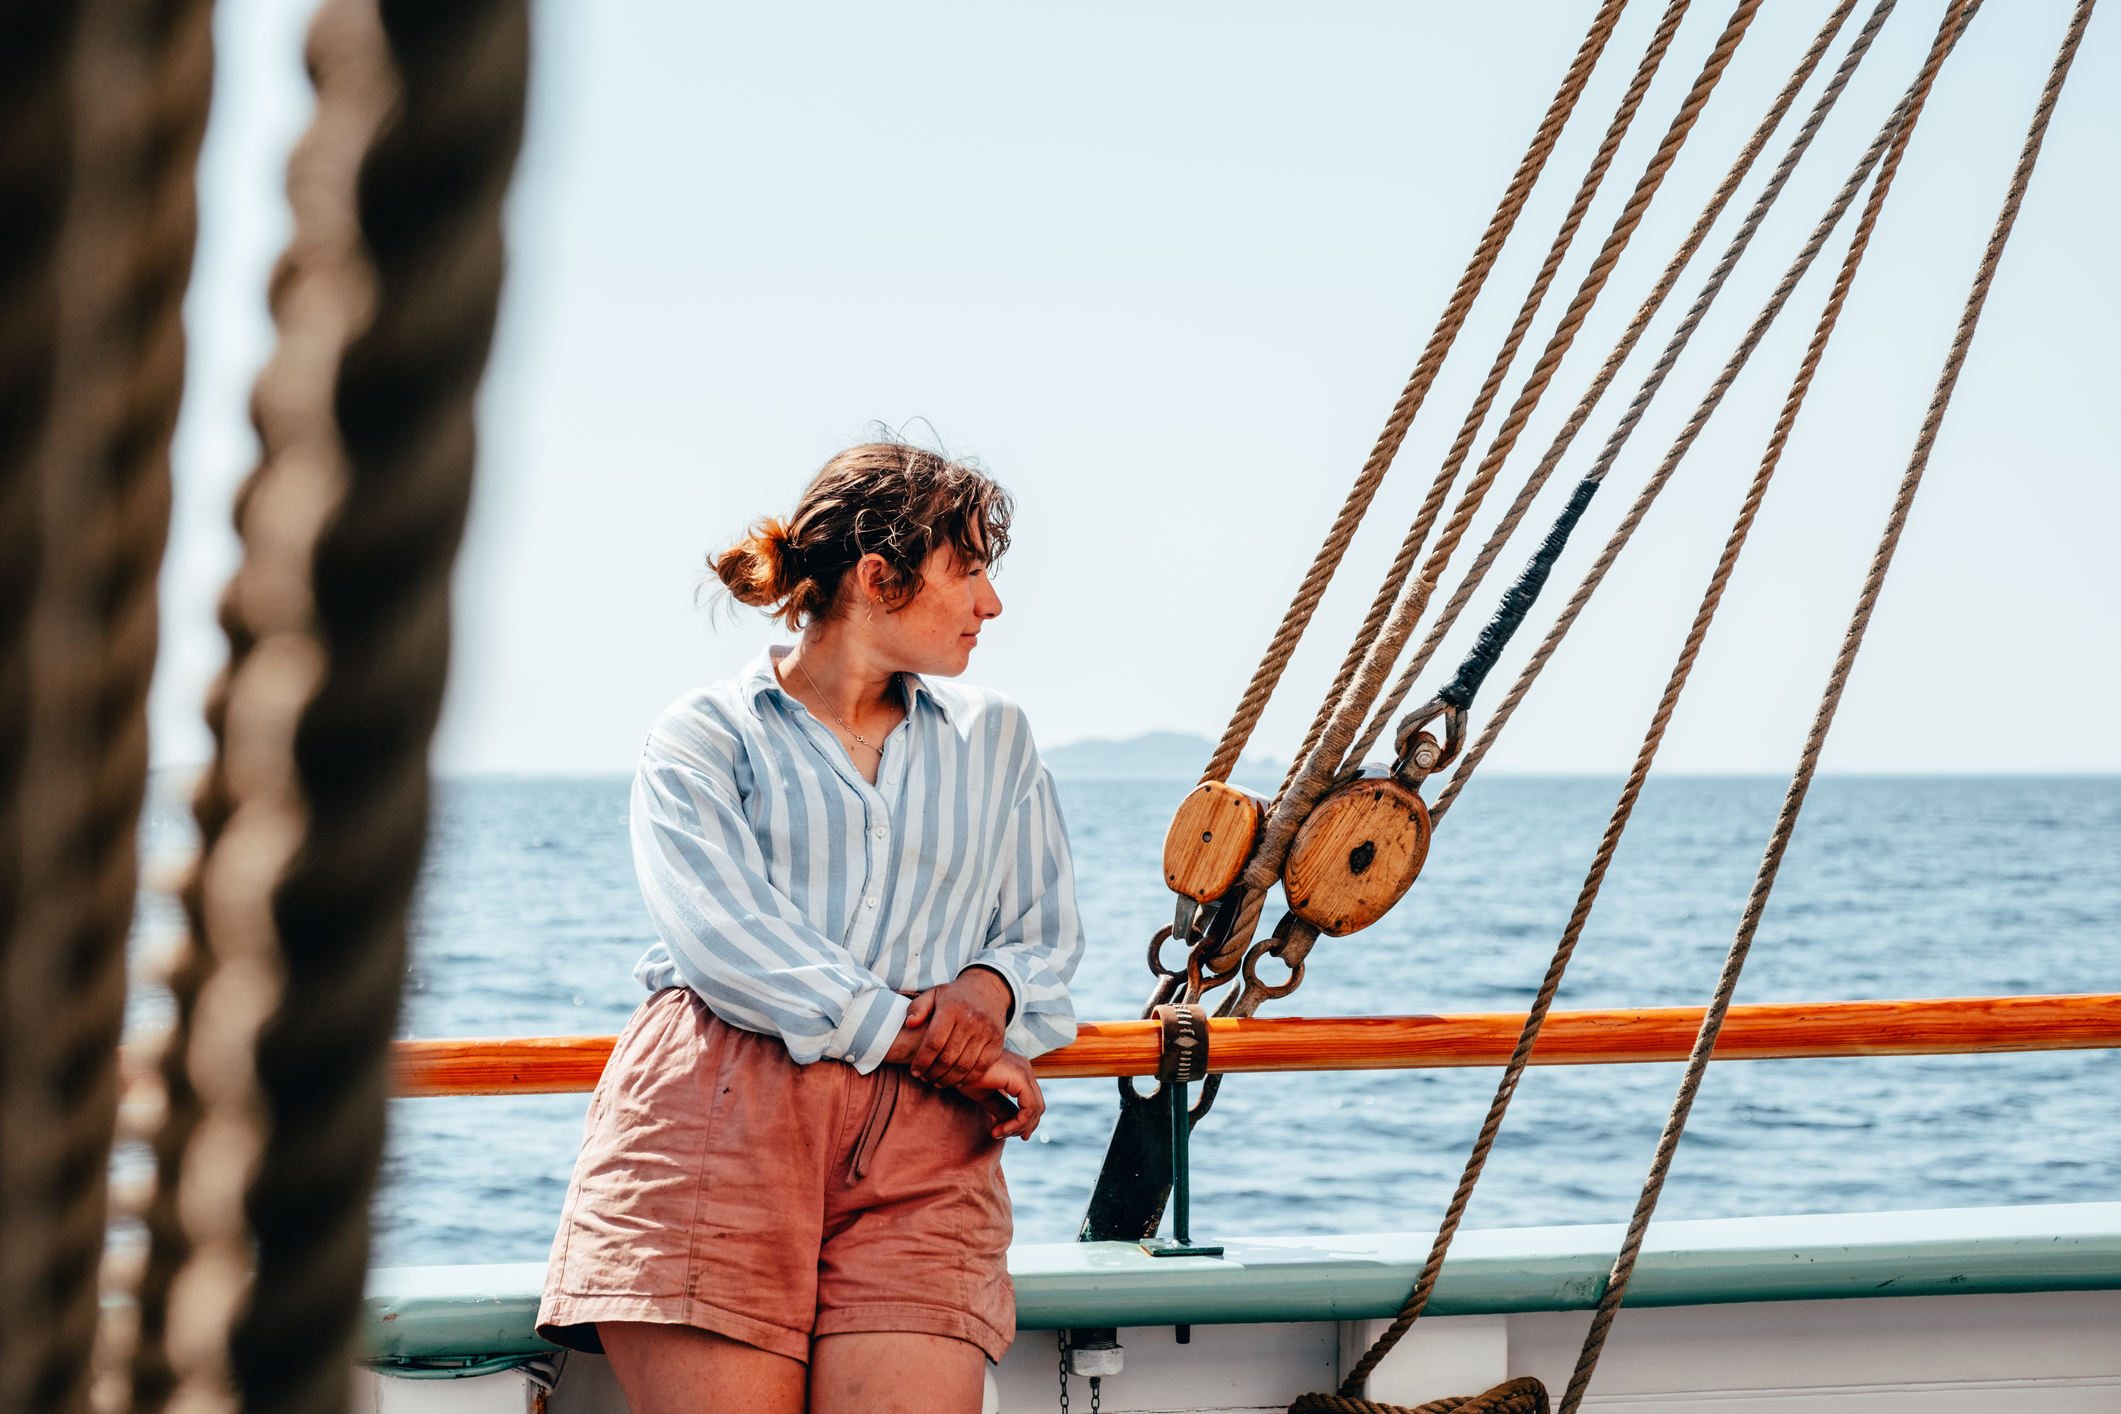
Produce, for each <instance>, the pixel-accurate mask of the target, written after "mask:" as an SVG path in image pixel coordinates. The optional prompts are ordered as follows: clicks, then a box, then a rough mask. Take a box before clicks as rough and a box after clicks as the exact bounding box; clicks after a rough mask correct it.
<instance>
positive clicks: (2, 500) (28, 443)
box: [0, 4, 79, 1410]
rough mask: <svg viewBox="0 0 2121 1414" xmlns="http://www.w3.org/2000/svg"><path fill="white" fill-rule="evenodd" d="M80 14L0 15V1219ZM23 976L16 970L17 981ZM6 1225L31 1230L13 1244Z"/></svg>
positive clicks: (20, 1315) (34, 1019)
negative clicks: (71, 83) (47, 447)
mask: <svg viewBox="0 0 2121 1414" xmlns="http://www.w3.org/2000/svg"><path fill="white" fill-rule="evenodd" d="M78 18H79V7H78V6H77V5H72V4H49V5H36V4H16V5H10V6H7V7H6V8H5V9H4V10H0V1212H5V1213H7V1214H10V1215H14V1214H34V1213H35V1212H36V1211H37V1208H36V1204H37V1202H38V1201H40V1200H41V1198H42V1196H43V1194H42V1192H41V1191H40V1190H41V1189H42V1187H43V1185H42V1184H41V1182H39V1177H40V1176H39V1175H38V1174H37V1172H36V1169H35V1166H33V1165H26V1164H23V1163H20V1162H18V1160H17V1155H18V1151H19V1148H20V1146H23V1145H29V1144H34V1143H35V1142H36V1136H37V1134H38V1132H39V1130H40V1129H41V1127H42V1125H43V1123H44V1119H45V1116H44V1114H43V1113H42V1112H43V1111H44V1109H45V1108H46V1106H45V1103H44V1097H43V1094H42V1087H43V1084H44V1082H45V1080H46V1076H45V1074H44V1073H43V1072H44V1065H43V1063H42V1057H41V1056H40V1055H39V1054H38V1050H39V1047H38V1045H37V1042H38V1041H39V1040H41V1039H42V1038H43V1032H44V1028H43V1026H42V1018H40V1017H39V1016H38V1015H37V1008H36V1007H35V1006H34V1005H32V1004H31V1001H32V999H33V998H37V999H41V995H42V991H43V987H42V986H41V985H39V984H40V981H41V979H39V978H38V977H36V976H35V972H36V971H37V970H38V969H41V968H42V967H43V966H45V965H47V963H48V959H46V958H44V957H42V956H40V955H39V951H38V949H36V948H35V947H34V946H32V945H31V943H30V940H29V939H27V938H26V937H24V936H23V931H24V923H25V921H26V920H25V919H24V917H23V915H24V912H25V910H26V908H28V907H30V906H31V902H32V900H31V898H29V897H25V893H26V892H27V891H29V890H30V889H32V888H33V880H34V875H33V873H32V871H31V870H30V868H29V867H28V861H27V859H26V858H25V854H26V851H27V850H28V848H29V840H30V838H31V834H30V830H29V828H28V827H29V825H30V814H29V809H30V802H29V801H28V800H27V799H26V798H25V797H26V794H27V792H26V789H25V787H26V786H27V784H28V782H27V781H26V780H25V774H26V767H27V766H28V763H29V762H30V760H31V753H32V734H33V719H34V699H33V691H34V683H35V676H34V674H33V671H32V669H33V659H34V657H35V656H36V653H35V650H36V646H37V645H36V636H35V634H34V632H33V623H34V613H35V608H36V603H37V593H38V581H39V577H40V573H41V572H42V570H43V567H44V561H45V558H46V556H45V545H44V541H45V529H46V527H45V515H44V467H43V462H42V453H43V449H44V441H45V437H46V432H47V428H48V425H49V422H50V420H51V416H52V413H53V394H54V386H55V380H54V370H55V368H56V367H57V364H58V355H59V348H60V296H59V292H60V250H61V246H60V240H59V235H60V231H61V228H62V225H63V223H64V220H65V216H66V208H67V199H68V194H69V191H70V189H71V186H72V181H73V121H72V105H71V103H70V96H69V93H68V80H69V78H70V76H71V72H72V66H71V62H70V58H71V54H72V50H73V47H74V44H75V37H76V31H77V26H78ZM25 973H27V974H28V975H24V974H25ZM34 1227H35V1224H34V1223H23V1222H20V1221H11V1222H10V1223H9V1229H8V1232H9V1236H8V1240H6V1241H0V1331H6V1332H8V1337H9V1349H10V1353H12V1350H13V1341H14V1339H15V1337H14V1332H15V1330H16V1322H17V1321H18V1320H20V1321H22V1322H24V1331H25V1334H24V1336H23V1337H22V1345H23V1348H24V1350H25V1351H27V1352H29V1354H30V1357H31V1361H32V1363H34V1362H35V1360H36V1359H37V1358H38V1357H39V1356H41V1353H42V1352H41V1349H40V1342H39V1329H40V1323H39V1321H38V1316H37V1307H38V1306H39V1304H40V1303H39V1296H40V1294H41V1293H40V1292H39V1291H38V1286H39V1284H40V1280H41V1276H42V1272H41V1270H40V1268H41V1267H42V1255H41V1251H40V1247H41V1244H40V1243H39V1242H38V1241H37V1240H36V1237H37V1234H36V1233H35V1231H34ZM18 1228H27V1229H31V1230H30V1231H25V1232H23V1233H22V1235H21V1237H20V1238H19V1239H18V1238H17V1237H16V1235H15V1234H16V1231H17V1229H18ZM14 1363H15V1362H14V1361H13V1360H12V1359H10V1360H8V1361H6V1362H4V1363H0V1407H4V1408H7V1409H10V1410H14V1409H26V1408H28V1407H29V1403H28V1400H29V1393H28V1391H27V1389H26V1388H24V1387H23V1386H24V1383H25V1372H23V1371H20V1370H17V1369H15V1368H13V1366H14Z"/></svg>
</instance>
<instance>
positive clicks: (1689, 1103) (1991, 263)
mask: <svg viewBox="0 0 2121 1414" xmlns="http://www.w3.org/2000/svg"><path fill="white" fill-rule="evenodd" d="M2097 2H2098V0H2077V6H2076V10H2075V12H2074V13H2073V14H2072V15H2071V17H2070V23H2069V28H2068V29H2067V31H2065V32H2064V34H2063V38H2062V44H2061V48H2060V49H2059V50H2058V52H2057V53H2056V55H2055V62H2054V65H2053V67H2052V68H2051V69H2050V70H2049V72H2048V77H2047V83H2046V85H2045V86H2044V87H2043V88H2042V89H2041V92H2040V99H2039V102H2038V103H2037V104H2036V105H2035V107H2034V110H2033V117H2032V122H2031V124H2030V126H2029V127H2028V129H2027V131H2026V135H2025V142H2024V144H2023V145H2022V146H2021V147H2020V149H2019V152H2018V161H2017V165H2016V167H2015V168H2014V169H2013V171H2012V173H2011V181H2010V186H2009V189H2008V190H2007V192H2006V194H2005V196H2004V199H2003V207H2002V210H2000V211H1999V212H1998V213H1997V215H1996V223H1995V226H1994V227H1993V228H1992V230H1991V231H1990V234H1989V238H1988V245H1987V247H1986V248H1985V249H1984V250H1983V251H1982V253H1981V262H1980V265H1979V267H1978V268H1977V269H1976V271H1975V274H1974V280H1973V286H1972V288H1971V289H1970V290H1968V292H1967V296H1966V304H1965V306H1964V307H1963V309H1962V310H1961V312H1960V315H1959V324H1958V328H1957V329H1956V330H1955V332H1954V333H1953V336H1952V343H1951V348H1950V350H1949V352H1948V353H1947V354H1946V355H1945V360H1944V368H1943V370H1942V371H1941V372H1940V373H1939V374H1938V377H1937V386H1936V390H1935V391H1934V392H1933V393H1932V394H1931V397H1930V404H1929V408H1928V411H1927V412H1926V413H1925V414H1924V415H1923V419H1922V426H1921V428H1920V430H1919V431H1918V432H1917V433H1916V435H1915V445H1914V449H1913V450H1912V452H1910V454H1909V456H1908V463H1907V470H1906V471H1905V472H1904V473H1903V474H1902V476H1901V479H1900V487H1899V490H1898V492H1897V493H1896V495H1895V496H1894V499H1893V506H1892V510H1891V511H1890V512H1889V513H1888V515H1887V516H1886V523H1885V530H1884V532H1883V533H1882V534H1881V535H1880V537H1879V540H1878V546H1877V549H1876V550H1875V551H1874V552H1873V553H1872V556H1871V564H1870V569H1869V571H1868V572H1867V573H1866V574H1865V576H1864V580H1863V587H1862V589H1861V591H1860V592H1859V593H1858V594H1857V596H1856V607H1855V610H1854V612H1853V613H1852V614H1851V615H1850V618H1849V626H1848V630H1847V632H1846V633H1845V634H1844V635H1843V637H1842V641H1841V649H1840V652H1839V653H1838V654H1837V655H1836V656H1835V659H1834V666H1833V668H1832V670H1831V671H1830V672H1829V673H1828V675H1827V681H1826V687H1825V690H1824V691H1823V692H1822V693H1821V695H1820V699H1819V707H1818V711H1817V712H1816V713H1815V714H1814V716H1813V719H1812V725H1811V729H1810V731H1809V732H1808V733H1807V734H1806V736H1805V742H1804V749H1803V751H1802V752H1801V753H1800V754H1799V756H1798V758H1797V768H1796V770H1795V771H1794V772H1793V773H1792V775H1791V777H1790V785H1789V789H1788V791H1787V792H1786V793H1785V794H1784V796H1783V800H1782V808H1781V810H1780V811H1779V813H1778V814H1777V816H1776V819H1775V827H1774V830H1773V832H1772V833H1771V834H1770V835H1769V837H1768V845H1767V850H1766V853H1765V854H1764V855H1763V856H1762V858H1761V861H1760V868H1759V871H1758V872H1757V873H1756V874H1755V876H1754V879H1753V887H1752V889H1751V891H1750V892H1749V893H1748V894H1747V896H1746V901H1745V909H1744V911H1743V912H1742V913H1741V914H1740V915H1739V920H1738V930H1737V932H1736V934H1735V935H1734V936H1733V937H1732V939H1731V947H1730V952H1729V953H1728V955H1727V956H1726V957H1725V959H1724V963H1723V970H1722V972H1721V973H1720V975H1719V976H1718V977H1717V979H1716V990H1715V993H1714V995H1713V996H1712V998H1711V999H1710V1002H1709V1007H1708V1012H1707V1014H1706V1015H1705V1016H1704V1017H1703V1018H1702V1022H1701V1031H1700V1034H1699V1035H1698V1036H1697V1037H1696V1038H1695V1041H1694V1050H1693V1054H1692V1055H1691V1056H1689V1057H1688V1059H1687V1067H1686V1072H1685V1074H1684V1076H1682V1078H1681V1080H1680V1083H1679V1091H1678V1094H1677V1095H1675V1096H1674V1097H1673V1100H1672V1109H1671V1113H1670V1115H1669V1116H1668V1117H1667V1118H1666V1120H1665V1125H1664V1131H1663V1133H1662V1134H1660V1135H1659V1136H1658V1140H1657V1151H1656V1155H1655V1157H1654V1158H1653V1159H1652V1160H1651V1163H1650V1171H1649V1174H1648V1176H1647V1177H1646V1178H1645V1179H1644V1181H1643V1187H1642V1194H1641V1197H1640V1198H1639V1199H1638V1200H1637V1202H1636V1205H1635V1212H1634V1215H1633V1216H1632V1217H1631V1218H1630V1219H1629V1222H1628V1231H1627V1237H1626V1239H1625V1240H1624V1241H1623V1242H1622V1244H1621V1248H1620V1252H1619V1255H1618V1256H1616V1257H1615V1258H1614V1261H1613V1268H1612V1271H1611V1273H1610V1274H1609V1275H1608V1277H1607V1279H1606V1289H1605V1292H1604V1294H1603V1295H1602V1296H1601V1297H1600V1299H1599V1302H1598V1310H1597V1313H1596V1314H1595V1315H1594V1316H1593V1317H1592V1319H1591V1328H1590V1331H1589V1333H1588V1334H1587V1335H1586V1337H1585V1339H1584V1345H1583V1351H1582V1354H1581V1355H1580V1356H1578V1358H1577V1362H1576V1369H1575V1371H1574V1373H1573V1374H1571V1376H1570V1377H1569V1387H1568V1390H1567V1392H1566V1393H1565V1394H1563V1396H1562V1401H1561V1414H1574V1411H1575V1410H1576V1408H1577V1406H1578V1405H1580V1404H1581V1403H1582V1402H1583V1395H1584V1391H1585V1389H1586V1388H1587V1387H1588V1386H1589V1384H1590V1380H1591V1375H1592V1373H1593V1372H1594V1371H1595V1370H1596V1369H1597V1366H1598V1358H1599V1355H1600V1354H1601V1353H1602V1352H1603V1350H1604V1347H1605V1341H1606V1338H1607V1336H1608V1334H1609V1333H1610V1332H1611V1330H1612V1325H1613V1318H1614V1316H1615V1314H1616V1313H1617V1312H1618V1310H1619V1308H1620V1303H1621V1302H1622V1300H1624V1299H1625V1298H1626V1295H1627V1287H1628V1281H1629V1278H1630V1277H1631V1276H1632V1275H1633V1273H1634V1269H1635V1262H1636V1259H1637V1258H1638V1257H1639V1256H1640V1255H1641V1252H1642V1241H1643V1237H1644V1235H1645V1234H1646V1233H1647V1232H1648V1229H1649V1224H1650V1217H1651V1215H1652V1214H1653V1213H1654V1212H1655V1211H1656V1208H1657V1200H1658V1198H1659V1197H1660V1196H1661V1195H1662V1193H1663V1191H1664V1182H1665V1179H1666V1177H1667V1176H1668V1175H1669V1174H1670V1172H1671V1165H1672V1159H1673V1156H1674V1154H1675V1153H1676V1152H1677V1151H1678V1147H1679V1139H1680V1136H1681V1134H1683V1133H1684V1132H1685V1129H1686V1122H1687V1116H1688V1114H1689V1113H1690V1112H1691V1110H1692V1109H1693V1104H1694V1097H1695V1096H1696V1095H1697V1094H1699V1093H1700V1089H1701V1082H1702V1079H1703V1077H1704V1076H1705V1075H1706V1074H1707V1071H1708V1063H1709V1058H1710V1056H1711V1055H1712V1054H1713V1053H1714V1051H1715V1049H1716V1037H1717V1034H1718V1032H1719V1031H1720V1030H1721V1029H1722V1026H1723V1018H1724V1015H1725V1014H1726V1013H1727V1012H1728V1011H1729V1010H1730V1005H1731V998H1732V997H1733V995H1734V994H1735V993H1736V992H1737V989H1738V978H1739V975H1740V974H1741V973H1742V972H1743V970H1744V968H1745V961H1746V955H1747V953H1748V952H1750V951H1751V949H1752V944H1753V938H1754V936H1755V935H1756V934H1757V933H1758V931H1759V928H1760V919H1761V915H1762V914H1763V913H1764V912H1765V911H1766V909H1767V901H1768V896H1769V894H1770V893H1771V892H1772V891H1773V890H1774V887H1775V876H1776V874H1777V873H1778V872H1779V871H1780V869H1781V867H1782V860H1783V856H1784V854H1785V853H1786V852H1787V850H1788V848H1789V842H1790V837H1791V835H1792V834H1793V833H1794V832H1795V830H1796V827H1797V817H1798V815H1799V813H1800V812H1801V811H1802V810H1803V808H1804V798H1805V795H1806V793H1807V792H1808V791H1809V790H1810V789H1811V783H1812V778H1813V776H1814V775H1815V774H1816V772H1817V770H1818V767H1819V756H1820V753H1821V751H1822V750H1823V749H1824V748H1825V746H1826V738H1827V734H1828V732H1829V731H1831V730H1832V728H1833V724H1834V715H1835V713H1836V712H1837V711H1838V710H1839V708H1840V706H1841V696H1842V693H1843V691H1844V690H1845V689H1846V688H1847V686H1848V680H1849V675H1850V673H1851V672H1852V671H1853V670H1854V669H1855V665H1856V655H1857V653H1858V652H1860V651H1861V649H1862V647H1863V639H1864V635H1865V633H1866V632H1867V631H1868V629H1869V628H1870V622H1871V615H1872V612H1873V611H1874V610H1875V609H1876V608H1877V604H1878V596H1879V594H1880V592H1881V591H1882V590H1883V589H1884V587H1885V577H1886V575H1887V573H1888V572H1889V571H1890V570H1891V569H1892V564H1893V556H1894V553H1895V552H1896V551H1897V550H1898V549H1899V546H1900V537H1901V534H1902V532H1903V531H1904V530H1905V529H1906V528H1907V519H1908V514H1909V512H1910V511H1912V510H1913V508H1914V503H1915V493H1916V492H1917V491H1918V490H1919V489H1920V488H1921V485H1922V477H1923V473H1924V472H1925V471H1926V470H1927V469H1928V467H1929V459H1930V452H1931V449H1932V448H1934V447H1935V445H1936V441H1937V432H1938V429H1939V428H1940V427H1941V426H1942V425H1943V422H1944V415H1945V413H1946V411H1947V410H1948V409H1949V408H1950V407H1951V401H1952V394H1953V393H1954V392H1955V391H1956V390H1957V388H1958V385H1959V374H1960V371H1961V370H1962V369H1963V368H1964V367H1965V365H1966V353H1967V349H1968V348H1969V347H1971V346H1972V343H1973V338H1974V331H1975V329H1976V328H1977V327H1978V326H1979V324H1980V322H1981V311H1982V307H1983V306H1984V305H1985V304H1986V303H1987V301H1988V293H1989V290H1990V288H1991V287H1992V286H1993V284H1994V283H1995V276H1996V266H1997V264H1998V263H1999V262H2000V261H2001V259H2002V256H2003V250H2004V247H2005V246H2006V245H2007V244H2008V242H2009V241H2010V236H2011V231H2012V228H2013V227H2014V226H2016V224H2017V220H2018V211H2019V208H2020V207H2021V206H2022V205H2023V204H2024V200H2025V192H2026V188H2027V187H2028V186H2029V185H2030V184H2031V182H2032V176H2033V169H2034V167H2035V166H2036V165H2037V164H2038V162H2039V158H2040V148H2041V144H2042V143H2043V141H2044V140H2045V138H2046V136H2047V125H2048V120H2049V118H2051V117H2052V116H2053V114H2054V109H2055V102H2056V100H2057V99H2058V98H2059V97H2060V96H2061V93H2062V86H2063V83H2064V82H2065V80H2067V78H2068V77H2069V70H2070V65H2071V64H2072V63H2073V62H2074V61H2075V59H2076V56H2077V48H2078V46H2079V44H2080V43H2081V42H2082V41H2083V38H2084V30H2085V26H2086V25H2087V24H2088V23H2090V21H2091V16H2092V10H2093V8H2094V6H2095V5H2096V4H2097ZM1961 3H1965V0H1961ZM1942 57H1943V56H1942V55H1939V56H1938V62H1941V61H1942ZM1931 67H1932V71H1934V68H1935V65H1934V64H1933V65H1932V66H1931ZM1921 107H1922V97H1921V96H1919V95H1918V96H1917V98H1916V100H1915V103H1914V105H1913V108H1912V109H1911V111H1910V113H1909V115H1908V126H1909V127H1910V128H1912V127H1913V126H1914V119H1915V116H1916V115H1917V114H1918V113H1919V112H1920V111H1921ZM1902 146H1904V143H1902V144H1896V146H1895V150H1894V153H1893V155H1892V157H1890V158H1888V159H1887V160H1888V166H1887V168H1886V169H1885V170H1884V171H1882V172H1881V173H1880V177H1879V180H1880V182H1881V183H1883V182H1885V181H1887V180H1888V179H1889V178H1890V175H1891V169H1892V166H1893V165H1896V164H1897V161H1898V157H1899V152H1900V149H1901V147H1902Z"/></svg>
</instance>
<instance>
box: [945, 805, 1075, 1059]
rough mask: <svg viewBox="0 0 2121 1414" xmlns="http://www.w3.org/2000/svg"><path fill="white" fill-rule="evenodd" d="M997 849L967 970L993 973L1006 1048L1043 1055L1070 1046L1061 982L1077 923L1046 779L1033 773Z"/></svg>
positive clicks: (1071, 962) (1071, 1025)
mask: <svg viewBox="0 0 2121 1414" xmlns="http://www.w3.org/2000/svg"><path fill="white" fill-rule="evenodd" d="M1034 770H1035V772H1036V775H1035V777H1034V779H1033V782H1032V785H1031V789H1030V790H1029V791H1027V792H1026V793H1025V795H1024V797H1023V799H1022V800H1021V801H1019V802H1018V804H1017V806H1016V808H1015V812H1014V815H1013V818H1012V819H1011V820H1010V823H1009V828H1008V831H1007V833H1006V834H1005V836H1004V838H1003V842H1002V860H1003V864H1002V870H1001V879H1000V888H999V891H998V899H997V903H996V907H995V912H994V922H993V925H992V926H991V927H990V929H989V930H988V935H987V943H986V946H985V947H983V948H982V949H980V951H979V952H977V953H976V954H974V955H973V957H972V959H971V961H970V963H969V964H967V965H968V966H972V967H987V968H992V969H993V970H994V971H995V972H996V973H998V974H1000V976H1001V977H1002V979H1003V980H1004V981H1006V982H1007V983H1008V984H1009V990H1010V992H1011V993H1012V995H1013V1000H1014V1005H1013V1006H1012V1007H1011V1009H1010V1021H1009V1028H1008V1033H1007V1036H1006V1038H1005V1039H1006V1044H1007V1045H1008V1047H1009V1049H1010V1050H1012V1051H1016V1052H1018V1053H1019V1054H1021V1055H1024V1056H1037V1055H1042V1054H1044V1053H1045V1052H1047V1051H1050V1050H1052V1049H1054V1048H1055V1047H1057V1046H1065V1045H1066V1044H1068V1042H1070V1041H1072V1040H1074V1039H1075V1006H1074V1003H1073V1002H1072V1001H1070V1000H1069V997H1068V981H1069V979H1070V978H1072V977H1073V976H1074V975H1075V965H1076V963H1078V962H1079V961H1081V960H1082V955H1083V926H1082V918H1081V916H1080V914H1079V913H1078V912H1077V911H1076V905H1075V865H1074V861H1073V860H1072V859H1070V857H1069V854H1068V827H1067V823H1066V822H1065V821H1064V820H1063V819H1062V817H1061V809H1060V797H1059V794H1058V792H1057V791H1056V790H1055V789H1054V784H1053V774H1052V772H1050V771H1048V770H1046V769H1045V767H1044V766H1042V765H1041V766H1034Z"/></svg>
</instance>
